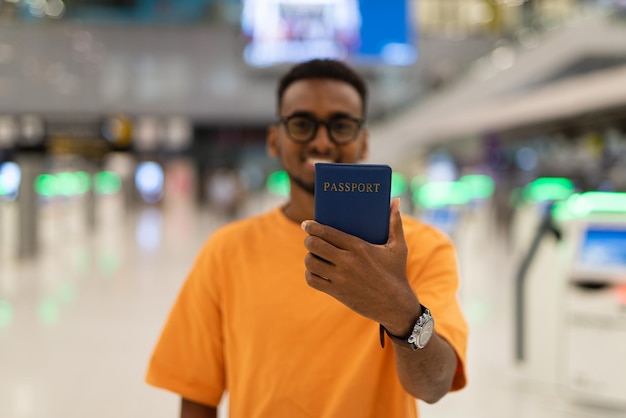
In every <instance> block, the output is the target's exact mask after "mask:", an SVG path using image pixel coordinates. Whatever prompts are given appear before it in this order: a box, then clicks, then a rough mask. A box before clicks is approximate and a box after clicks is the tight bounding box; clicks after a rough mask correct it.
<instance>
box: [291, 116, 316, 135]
mask: <svg viewBox="0 0 626 418" xmlns="http://www.w3.org/2000/svg"><path fill="white" fill-rule="evenodd" d="M314 125H315V122H313V121H312V120H311V119H308V118H305V117H295V118H292V119H289V122H288V126H287V127H288V128H289V131H290V132H291V133H292V134H293V135H298V134H308V133H310V132H311V130H312V129H313V127H314Z"/></svg>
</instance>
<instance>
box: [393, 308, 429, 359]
mask: <svg viewBox="0 0 626 418" xmlns="http://www.w3.org/2000/svg"><path fill="white" fill-rule="evenodd" d="M420 306H421V307H422V314H421V315H420V317H419V318H417V322H415V325H414V326H413V330H412V331H411V333H410V334H409V335H408V336H406V337H398V336H395V335H393V334H392V333H390V332H389V331H387V328H385V327H384V326H383V325H382V324H381V325H380V345H381V347H383V348H384V347H385V336H384V334H387V335H388V336H389V338H391V339H392V340H393V341H395V342H397V343H399V344H401V345H404V346H406V347H410V348H411V349H412V350H413V351H415V350H419V349H422V348H424V347H426V344H428V341H430V337H432V336H433V331H434V330H435V320H434V319H433V317H432V315H431V314H430V310H429V309H428V308H427V307H426V306H424V305H422V304H420Z"/></svg>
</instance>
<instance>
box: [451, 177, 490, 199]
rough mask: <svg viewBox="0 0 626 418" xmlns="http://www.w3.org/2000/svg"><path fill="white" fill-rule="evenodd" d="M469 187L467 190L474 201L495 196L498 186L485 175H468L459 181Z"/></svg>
mask: <svg viewBox="0 0 626 418" xmlns="http://www.w3.org/2000/svg"><path fill="white" fill-rule="evenodd" d="M459 181H460V182H461V183H463V184H465V185H466V186H467V189H468V191H469V193H470V195H471V196H472V198H474V199H486V198H488V197H491V195H493V191H494V190H495V188H496V186H495V184H494V182H493V179H492V178H491V177H489V176H486V175H484V174H468V175H466V176H463V177H461V178H460V179H459Z"/></svg>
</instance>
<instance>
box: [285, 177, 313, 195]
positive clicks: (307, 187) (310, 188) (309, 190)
mask: <svg viewBox="0 0 626 418" xmlns="http://www.w3.org/2000/svg"><path fill="white" fill-rule="evenodd" d="M287 174H288V175H289V179H290V180H291V183H292V184H295V185H297V186H298V187H300V188H301V189H302V190H304V191H305V192H307V193H308V194H310V195H312V196H315V183H306V182H304V181H302V179H299V178H297V177H294V176H292V175H291V173H287Z"/></svg>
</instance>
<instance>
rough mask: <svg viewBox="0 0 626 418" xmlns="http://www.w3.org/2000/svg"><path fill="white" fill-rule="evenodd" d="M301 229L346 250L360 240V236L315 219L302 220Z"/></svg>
mask: <svg viewBox="0 0 626 418" xmlns="http://www.w3.org/2000/svg"><path fill="white" fill-rule="evenodd" d="M300 226H301V227H302V229H303V230H304V231H305V232H306V233H308V234H309V235H313V236H316V237H319V238H321V239H323V240H324V241H326V242H329V243H330V244H332V245H333V246H335V247H337V248H340V249H342V250H346V249H348V248H351V247H352V246H354V245H355V244H356V243H358V242H359V241H361V239H360V238H358V237H355V236H354V235H350V234H348V233H346V232H343V231H340V230H338V229H336V228H333V227H332V226H328V225H323V224H321V223H319V222H315V221H310V220H308V221H304V222H302V224H301V225H300Z"/></svg>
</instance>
